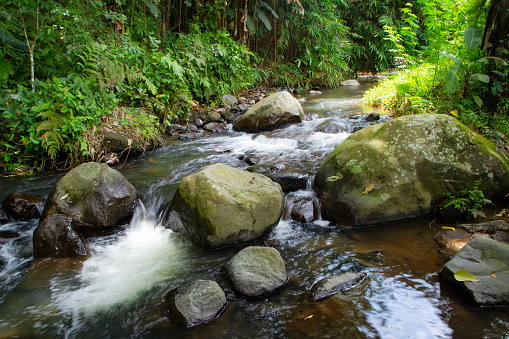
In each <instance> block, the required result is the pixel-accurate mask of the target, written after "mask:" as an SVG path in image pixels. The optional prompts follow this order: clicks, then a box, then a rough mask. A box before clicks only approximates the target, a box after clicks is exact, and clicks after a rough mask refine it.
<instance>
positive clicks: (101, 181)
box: [41, 162, 138, 227]
mask: <svg viewBox="0 0 509 339" xmlns="http://www.w3.org/2000/svg"><path fill="white" fill-rule="evenodd" d="M137 199H138V191H137V190H136V189H135V188H134V187H133V185H131V184H130V183H129V182H128V181H127V180H126V179H125V178H124V176H123V175H122V174H120V172H118V171H116V170H114V169H112V168H110V167H109V166H108V165H106V164H98V163H93V162H91V163H85V164H82V165H80V166H78V167H76V168H74V169H72V170H71V171H69V172H68V173H67V174H66V175H65V176H64V177H63V178H62V179H60V181H59V182H58V183H57V184H56V186H55V188H54V189H53V191H52V192H51V193H50V195H49V197H48V200H47V201H46V205H45V206H44V211H43V212H42V218H41V219H45V218H47V217H48V216H50V215H52V214H62V215H65V216H68V217H71V218H72V219H73V220H74V222H75V224H76V225H77V226H80V227H81V226H86V227H108V226H113V225H116V224H118V223H119V222H121V221H126V220H127V219H129V218H130V217H132V215H133V213H134V209H135V208H136V205H137Z"/></svg>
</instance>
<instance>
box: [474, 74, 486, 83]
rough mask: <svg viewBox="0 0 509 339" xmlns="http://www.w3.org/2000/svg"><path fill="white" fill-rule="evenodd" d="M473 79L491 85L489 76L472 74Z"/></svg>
mask: <svg viewBox="0 0 509 339" xmlns="http://www.w3.org/2000/svg"><path fill="white" fill-rule="evenodd" d="M472 78H474V79H476V80H479V81H482V82H484V83H487V84H489V83H490V76H489V75H487V74H482V73H475V74H472Z"/></svg>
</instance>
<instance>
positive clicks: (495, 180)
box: [315, 114, 509, 225]
mask: <svg viewBox="0 0 509 339" xmlns="http://www.w3.org/2000/svg"><path fill="white" fill-rule="evenodd" d="M508 177H509V161H508V158H507V155H506V154H505V153H501V152H500V151H499V150H498V149H497V148H496V147H495V145H494V144H493V143H491V142H490V141H488V140H486V139H484V138H483V137H481V136H479V135H478V134H476V133H474V132H472V131H471V130H470V129H469V128H468V127H466V126H464V125H463V124H461V123H460V122H459V121H457V120H455V119H453V118H452V117H449V116H445V115H432V114H426V115H411V116H404V117H401V118H398V119H394V120H391V121H388V122H386V123H383V124H380V125H373V126H370V127H367V128H365V129H362V130H360V131H359V132H357V133H354V134H352V135H350V136H349V137H348V138H347V139H346V140H345V141H344V142H343V143H341V144H340V145H339V146H338V147H336V149H335V150H334V151H333V152H332V153H331V154H330V155H329V156H328V157H327V158H326V160H325V161H324V162H323V163H322V165H321V166H320V168H319V170H318V173H317V175H316V177H315V186H316V187H317V188H318V190H319V191H320V197H321V201H322V213H323V215H324V217H325V218H326V219H328V220H331V221H333V222H335V223H338V224H350V225H368V224H375V223H382V222H387V221H393V220H399V219H405V218H412V217H418V216H421V215H424V214H427V213H428V212H429V210H430V208H431V206H432V205H434V204H436V202H437V201H438V200H439V199H440V198H442V197H443V195H444V193H446V192H452V193H455V192H458V191H460V190H462V189H464V188H465V187H472V186H473V185H474V182H475V181H476V180H478V179H479V178H481V179H482V182H481V186H480V189H481V190H482V191H483V192H484V194H485V196H486V197H488V198H490V197H492V196H494V195H496V194H504V195H505V194H506V193H507V192H508V191H509V180H507V178H508Z"/></svg>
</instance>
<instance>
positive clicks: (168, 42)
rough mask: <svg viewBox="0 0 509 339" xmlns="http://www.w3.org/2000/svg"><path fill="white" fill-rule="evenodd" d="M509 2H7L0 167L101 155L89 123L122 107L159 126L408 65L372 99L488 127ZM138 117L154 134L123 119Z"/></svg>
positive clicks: (1, 12)
mask: <svg viewBox="0 0 509 339" xmlns="http://www.w3.org/2000/svg"><path fill="white" fill-rule="evenodd" d="M506 4H507V2H504V1H499V0H492V1H491V2H490V3H489V4H487V3H486V1H482V0H480V1H474V0H445V1H438V0H412V1H401V0H367V1H351V0H321V1H318V0H254V1H248V0H232V1H222V0H176V1H170V0H142V1H119V0H94V1H78V0H59V1H56V0H45V1H43V0H7V1H3V2H2V4H1V5H0V18H1V20H0V64H1V65H2V67H0V91H1V92H0V119H1V122H2V124H1V125H0V132H1V133H2V134H1V137H0V166H1V167H2V169H3V170H4V171H13V170H16V169H19V168H23V167H27V168H28V170H29V172H30V171H32V170H41V169H44V168H49V167H56V168H67V167H71V166H74V165H75V164H77V163H80V162H82V161H85V160H94V159H95V158H94V157H95V155H94V154H95V153H94V149H95V148H94V147H95V146H94V145H93V140H91V137H90V135H94V133H90V131H91V130H94V129H95V128H98V127H99V126H100V125H101V124H102V123H103V124H104V123H105V122H106V121H109V117H112V116H115V114H114V112H115V111H118V108H120V107H128V108H138V109H141V110H142V111H143V112H146V113H147V114H149V115H151V117H148V115H143V114H142V115H140V116H144V117H146V119H147V120H148V121H151V122H154V123H155V125H156V128H160V129H163V128H165V127H166V126H167V124H168V123H171V122H173V121H175V120H177V119H185V117H186V113H187V112H188V111H189V109H190V106H195V105H194V103H198V104H211V103H213V102H215V101H217V100H218V98H220V97H221V95H222V94H225V93H235V92H239V91H241V90H242V89H245V88H247V87H250V86H254V85H259V84H260V85H269V86H274V85H275V86H299V87H308V86H311V85H324V86H336V85H338V84H339V82H340V81H341V80H343V79H345V78H346V77H350V76H354V75H355V74H357V73H358V72H373V73H376V72H380V71H387V70H392V71H394V70H398V71H399V72H400V75H399V76H397V77H395V78H393V79H390V80H388V81H387V82H384V83H383V84H382V85H381V86H380V87H378V88H377V89H375V90H374V91H373V92H371V93H370V94H368V97H367V98H368V99H367V100H369V101H370V102H371V103H372V104H374V105H380V106H383V107H384V108H386V109H391V110H393V111H396V112H401V113H408V112H421V111H423V110H424V111H429V112H446V113H449V112H454V111H457V112H459V113H458V114H459V116H460V117H461V118H463V119H464V120H467V118H468V119H469V121H473V122H475V125H476V126H478V125H480V124H484V125H486V124H488V125H490V124H491V121H488V122H486V121H487V120H486V119H488V120H489V119H490V117H493V114H489V113H486V111H485V110H484V109H485V108H487V107H488V108H490V110H491V112H496V113H497V114H505V112H507V109H508V108H509V100H508V99H507V97H508V88H509V86H508V85H507V84H508V82H509V81H508V73H509V71H508V69H507V67H506V66H505V61H504V60H505V59H507V54H506V53H507V39H506V36H507V32H506V30H507V29H506V28H507V27H509V25H507V20H508V19H507V18H508V15H507V9H506V8H504V7H503V6H506ZM488 9H489V10H488ZM504 10H505V12H504ZM485 23H486V27H484V25H485ZM468 27H472V28H471V29H468V30H467V28H468ZM467 33H468V34H470V33H472V38H473V39H471V40H470V42H468V43H467V44H466V43H464V39H463V37H464V34H467ZM480 33H484V35H483V34H480ZM480 37H481V39H482V40H483V41H480V40H479V39H480ZM465 41H466V40H465ZM504 41H505V42H504ZM474 42H475V44H474ZM486 51H487V52H486ZM487 53H488V54H487ZM479 60H481V61H479ZM401 72H403V73H401ZM487 77H489V79H490V81H489V83H488V84H486V82H485V81H486V80H487V79H488V78H487ZM146 113H144V114H146ZM491 120H496V121H499V122H500V121H504V120H501V119H491ZM154 123H152V124H150V125H151V126H152V125H154ZM131 125H132V126H133V127H132V128H138V129H139V128H140V126H145V127H144V128H147V130H146V131H145V132H146V133H142V134H141V135H152V134H153V132H154V131H153V130H152V129H151V128H149V127H147V126H148V125H146V124H139V123H138V124H137V125H136V126H135V125H133V124H124V125H123V126H124V127H126V128H128V127H130V126H131ZM484 125H483V126H484ZM490 126H491V125H490ZM92 139H93V138H92ZM95 160H97V159H95Z"/></svg>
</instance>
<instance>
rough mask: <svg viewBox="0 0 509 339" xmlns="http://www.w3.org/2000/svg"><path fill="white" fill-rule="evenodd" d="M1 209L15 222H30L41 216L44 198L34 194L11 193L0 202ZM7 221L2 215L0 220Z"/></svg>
mask: <svg viewBox="0 0 509 339" xmlns="http://www.w3.org/2000/svg"><path fill="white" fill-rule="evenodd" d="M2 207H3V210H4V211H5V212H7V213H8V214H9V215H10V216H11V217H13V218H14V219H16V220H22V221H26V220H30V219H37V218H39V217H40V216H41V212H42V209H43V207H44V198H43V197H40V196H38V195H34V194H28V193H13V194H9V195H8V196H7V197H6V198H5V200H4V201H3V202H2ZM2 219H3V220H8V217H7V216H6V215H5V213H4V217H3V218H2V216H1V214H0V220H2Z"/></svg>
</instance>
